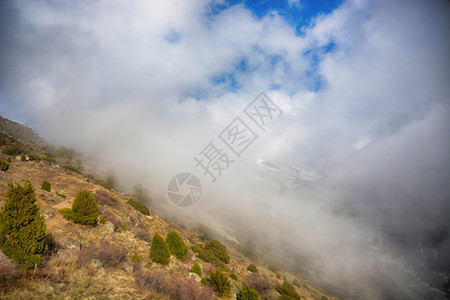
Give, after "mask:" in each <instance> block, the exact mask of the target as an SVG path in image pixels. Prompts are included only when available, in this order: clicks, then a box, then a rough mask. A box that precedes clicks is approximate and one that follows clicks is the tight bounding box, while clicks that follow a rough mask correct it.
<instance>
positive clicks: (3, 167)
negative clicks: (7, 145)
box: [0, 160, 9, 172]
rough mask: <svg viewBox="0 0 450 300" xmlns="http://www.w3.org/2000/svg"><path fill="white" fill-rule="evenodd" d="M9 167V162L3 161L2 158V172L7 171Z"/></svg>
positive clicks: (0, 166)
mask: <svg viewBox="0 0 450 300" xmlns="http://www.w3.org/2000/svg"><path fill="white" fill-rule="evenodd" d="M8 169H9V164H8V163H7V162H6V161H4V160H0V170H2V171H3V172H6V171H8Z"/></svg>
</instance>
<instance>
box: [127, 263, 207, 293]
mask: <svg viewBox="0 0 450 300" xmlns="http://www.w3.org/2000/svg"><path fill="white" fill-rule="evenodd" d="M133 275H134V278H135V282H136V284H137V286H138V287H139V289H140V290H141V291H151V292H154V293H158V295H154V294H153V295H151V296H150V297H148V298H152V299H153V298H158V299H160V298H163V299H167V298H168V299H171V300H194V299H195V300H197V299H198V300H206V299H214V297H213V292H212V291H211V289H210V288H208V287H204V286H203V287H202V286H199V285H198V284H197V283H195V282H194V281H192V280H189V279H182V278H175V279H172V280H171V279H169V278H167V277H166V276H164V275H163V274H161V273H158V272H147V271H142V270H139V271H138V272H135V273H134V274H133ZM160 295H166V297H161V296H160Z"/></svg>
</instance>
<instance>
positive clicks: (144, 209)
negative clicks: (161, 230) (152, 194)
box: [127, 199, 150, 216]
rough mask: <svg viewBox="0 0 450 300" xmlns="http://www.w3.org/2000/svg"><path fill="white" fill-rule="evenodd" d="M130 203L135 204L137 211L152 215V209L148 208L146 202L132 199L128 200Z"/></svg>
mask: <svg viewBox="0 0 450 300" xmlns="http://www.w3.org/2000/svg"><path fill="white" fill-rule="evenodd" d="M127 203H128V204H130V205H131V206H133V207H134V208H135V209H136V210H137V211H139V212H141V213H143V214H144V215H147V216H148V215H150V210H149V209H148V207H147V206H145V204H143V203H141V202H139V201H136V200H134V199H130V200H128V201H127Z"/></svg>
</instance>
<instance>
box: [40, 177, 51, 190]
mask: <svg viewBox="0 0 450 300" xmlns="http://www.w3.org/2000/svg"><path fill="white" fill-rule="evenodd" d="M41 190H44V191H47V192H50V191H51V190H52V185H51V184H50V182H48V181H47V180H44V181H42V185H41Z"/></svg>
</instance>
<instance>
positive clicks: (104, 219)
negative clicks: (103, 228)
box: [98, 215, 108, 224]
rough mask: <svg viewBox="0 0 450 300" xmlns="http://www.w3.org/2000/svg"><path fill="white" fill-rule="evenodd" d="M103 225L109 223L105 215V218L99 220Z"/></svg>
mask: <svg viewBox="0 0 450 300" xmlns="http://www.w3.org/2000/svg"><path fill="white" fill-rule="evenodd" d="M98 221H99V222H100V223H101V224H105V223H106V221H108V218H107V217H106V216H105V215H103V216H101V217H100V220H98Z"/></svg>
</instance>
